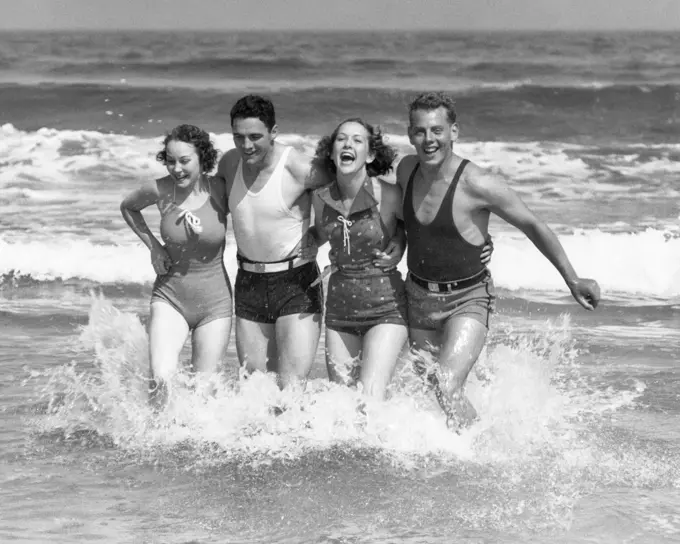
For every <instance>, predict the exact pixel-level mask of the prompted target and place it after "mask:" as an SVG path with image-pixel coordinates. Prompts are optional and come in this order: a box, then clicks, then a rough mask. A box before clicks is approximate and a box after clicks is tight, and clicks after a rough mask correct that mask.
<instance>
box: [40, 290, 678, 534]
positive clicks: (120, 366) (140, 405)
mask: <svg viewBox="0 0 680 544" xmlns="http://www.w3.org/2000/svg"><path fill="white" fill-rule="evenodd" d="M80 343H81V349H86V350H89V351H90V352H94V368H92V367H91V366H89V365H83V364H76V363H72V364H70V365H66V366H63V367H59V368H57V369H54V370H52V371H51V372H49V373H48V378H49V379H48V381H47V383H46V385H45V386H44V387H43V394H44V395H45V396H46V398H47V399H48V410H47V414H46V415H44V416H41V417H39V418H36V421H35V422H34V425H35V427H36V430H37V431H38V433H42V434H52V433H55V432H57V433H63V435H64V436H66V437H68V436H69V435H77V434H78V433H79V432H83V431H87V432H89V433H94V434H96V435H99V436H101V437H106V439H107V440H108V441H110V442H111V443H112V444H113V445H114V447H115V448H118V449H119V450H120V451H121V452H123V453H124V454H125V456H127V457H130V456H132V457H133V458H137V459H138V460H140V461H144V462H152V463H161V464H163V465H167V464H173V465H175V466H181V467H182V469H183V470H198V471H203V470H206V469H210V470H214V469H216V468H218V467H220V466H224V465H228V464H232V463H236V464H237V465H238V466H241V467H244V468H245V469H246V470H259V469H258V467H268V466H269V467H271V466H280V465H281V463H284V464H286V463H287V464H291V463H292V464H295V463H303V464H304V463H309V462H310V461H309V460H310V459H316V458H317V457H318V456H319V455H321V456H322V458H325V457H326V456H328V455H331V456H337V455H340V456H341V457H342V458H344V457H343V456H347V455H349V456H352V455H354V454H356V453H357V452H366V454H367V455H370V456H371V457H372V458H373V459H375V460H380V459H382V460H383V461H386V462H387V464H388V466H391V467H393V468H397V469H398V470H399V471H406V473H409V474H421V475H424V477H425V478H427V479H431V478H436V479H442V478H443V479H444V481H448V480H450V479H451V478H452V477H453V475H455V479H460V478H463V480H464V481H468V480H469V481H471V482H474V486H476V488H477V489H476V491H474V493H473V494H472V497H473V498H474V497H477V498H478V499H479V500H478V501H475V503H474V504H475V506H474V508H470V505H469V504H468V505H467V507H466V508H463V507H462V506H461V507H460V508H456V509H455V512H454V513H452V512H448V513H447V515H448V516H452V517H451V519H458V520H459V521H460V522H463V523H464V524H465V526H475V525H479V524H483V525H484V526H485V527H495V528H499V529H502V528H504V527H508V526H510V525H513V524H514V525H516V524H517V523H518V521H517V520H518V519H521V518H522V516H527V519H531V520H533V521H531V526H532V527H533V529H540V528H541V527H539V526H538V525H536V524H537V523H538V524H539V525H541V524H544V525H546V526H551V527H553V528H554V527H555V525H558V526H561V527H563V526H564V525H565V524H568V523H569V519H570V512H571V511H572V509H573V506H574V504H575V503H576V501H577V500H578V498H579V497H580V496H582V495H583V494H584V493H587V492H588V491H590V490H592V489H593V488H594V487H595V486H602V485H611V484H617V485H618V484H625V485H634V486H638V485H662V486H667V485H673V486H680V468H678V467H679V466H680V463H678V460H677V459H678V456H670V457H668V456H667V457H664V455H662V454H660V453H658V452H656V451H651V450H650V449H649V448H647V447H645V445H644V444H641V443H636V442H635V441H634V440H631V438H630V437H627V436H625V437H623V438H622V437H621V436H620V434H617V432H615V431H614V430H612V428H611V425H609V424H610V420H609V418H608V415H610V414H613V413H615V412H617V411H621V410H628V409H631V408H634V406H635V400H636V398H637V397H638V396H639V395H640V394H641V392H642V389H643V388H642V387H639V386H638V387H634V388H632V389H631V390H630V391H614V390H613V389H611V388H603V387H601V386H598V385H597V383H595V381H593V380H591V379H589V378H588V377H587V375H586V373H584V372H582V366H581V364H580V363H579V355H580V354H579V351H578V350H577V349H575V347H574V346H575V344H574V341H573V339H572V327H571V324H570V321H569V318H568V317H566V316H565V317H563V318H561V319H560V320H559V321H558V322H555V323H552V322H547V323H546V324H545V325H544V326H542V327H540V328H536V329H534V330H531V331H524V332H515V331H513V330H501V331H495V332H494V333H493V335H492V337H491V339H490V342H489V345H488V347H487V349H486V350H485V351H484V352H483V353H482V356H481V357H480V360H479V362H478V364H477V367H476V369H475V372H473V373H472V375H471V376H470V380H469V383H468V385H467V395H468V397H469V398H470V400H471V401H472V403H473V404H474V406H475V407H476V408H477V411H478V413H479V421H478V422H476V423H475V424H474V425H472V427H470V428H469V429H465V430H463V431H462V432H461V434H460V435H457V434H455V433H452V432H450V431H449V430H447V428H446V424H445V418H444V415H443V414H442V412H441V410H440V409H439V407H438V405H437V402H436V400H435V399H434V395H433V394H432V391H431V388H430V387H429V386H428V384H427V383H425V381H424V380H422V379H421V378H420V377H419V376H417V375H415V374H414V372H413V371H412V364H411V362H412V360H411V359H410V358H408V357H407V360H406V361H404V362H403V363H402V364H401V365H400V366H399V368H398V370H397V372H396V375H395V377H394V379H393V382H392V384H391V385H390V387H389V395H388V396H389V398H388V400H387V401H385V402H380V401H375V400H372V399H369V398H365V397H364V396H363V395H362V394H361V391H360V389H352V388H348V387H345V386H341V385H337V384H333V383H330V382H328V381H327V380H325V379H315V380H310V381H309V382H308V384H307V386H306V387H305V388H302V387H298V388H295V387H291V388H288V389H286V390H283V391H281V390H279V388H278V387H277V385H276V381H275V379H274V378H273V377H272V376H271V375H266V374H262V373H254V374H252V375H250V376H248V377H246V376H244V375H242V374H240V373H237V374H238V378H237V379H230V378H226V377H225V374H222V375H219V376H208V377H203V378H198V377H196V376H192V375H190V374H188V373H186V372H180V373H179V374H178V376H177V378H176V380H175V383H174V386H173V392H172V398H171V401H170V403H169V405H168V406H167V408H166V410H164V411H163V412H161V413H160V414H156V413H154V412H153V411H152V410H151V409H150V408H149V406H148V403H147V387H148V375H147V374H148V372H147V367H148V357H147V349H148V343H147V336H146V332H145V330H144V327H143V325H142V324H141V322H140V321H139V319H138V318H137V317H136V316H134V315H132V314H130V313H125V312H120V311H119V310H117V309H116V308H114V307H113V306H112V305H111V303H110V302H109V301H107V300H106V299H104V298H103V297H95V298H94V299H93V301H92V306H91V309H90V316H89V323H88V324H87V326H85V327H84V329H83V331H82V334H81V336H80ZM419 356H420V357H421V358H423V360H426V361H427V357H426V356H424V355H422V354H420V355H419ZM232 363H233V365H234V366H236V362H235V361H232ZM428 364H432V365H433V364H435V361H434V359H430V360H429V363H428ZM204 381H206V382H209V384H210V386H211V387H212V389H213V391H214V394H212V395H208V394H205V393H203V391H205V390H206V387H205V385H206V384H205V383H202V382H204ZM591 382H592V383H591ZM334 452H335V453H334ZM352 452H354V454H353V453H352ZM456 485H458V484H456ZM470 485H472V484H470ZM467 491H468V492H471V491H472V490H471V489H468V490H467ZM468 499H469V497H468ZM537 520H542V521H540V522H539V521H537Z"/></svg>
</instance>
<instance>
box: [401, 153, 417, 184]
mask: <svg viewBox="0 0 680 544" xmlns="http://www.w3.org/2000/svg"><path fill="white" fill-rule="evenodd" d="M417 164H418V155H404V156H403V157H402V158H401V160H400V161H399V164H397V176H396V178H397V185H399V186H401V190H402V191H403V190H404V189H406V184H407V183H408V180H409V178H410V177H411V173H412V172H413V170H414V168H415V167H416V165H417Z"/></svg>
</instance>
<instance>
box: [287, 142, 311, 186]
mask: <svg viewBox="0 0 680 544" xmlns="http://www.w3.org/2000/svg"><path fill="white" fill-rule="evenodd" d="M286 147H288V146H286ZM284 150H285V148H284ZM311 162H312V157H310V156H309V155H306V154H305V153H302V151H298V150H297V149H295V148H294V147H291V148H290V152H289V153H288V158H287V159H286V168H287V169H288V171H289V172H290V173H291V174H292V175H293V177H295V178H299V177H300V175H301V174H302V175H303V179H304V175H306V174H307V173H308V172H309V167H310V165H311Z"/></svg>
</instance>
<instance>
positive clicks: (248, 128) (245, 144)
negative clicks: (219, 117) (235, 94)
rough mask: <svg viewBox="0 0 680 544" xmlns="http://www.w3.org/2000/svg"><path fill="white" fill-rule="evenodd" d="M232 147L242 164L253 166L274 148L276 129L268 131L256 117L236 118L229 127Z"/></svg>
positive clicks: (260, 161)
mask: <svg viewBox="0 0 680 544" xmlns="http://www.w3.org/2000/svg"><path fill="white" fill-rule="evenodd" d="M231 129H232V133H233V135H234V145H235V146H236V149H238V151H239V153H240V154H241V158H242V159H243V162H244V164H247V165H249V166H255V165H257V164H260V163H262V161H264V160H265V158H266V157H267V155H268V154H269V152H270V151H271V150H272V148H273V147H274V140H275V139H276V135H277V130H278V129H277V127H276V125H274V127H273V128H272V129H271V130H269V129H268V128H267V125H265V124H264V123H263V122H262V121H261V120H260V119H258V118H257V117H248V118H246V119H241V118H237V119H234V122H233V123H232V125H231Z"/></svg>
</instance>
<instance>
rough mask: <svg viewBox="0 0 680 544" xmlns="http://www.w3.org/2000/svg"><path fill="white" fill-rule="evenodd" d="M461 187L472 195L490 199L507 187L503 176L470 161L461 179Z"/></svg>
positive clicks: (485, 199) (486, 199) (481, 198)
mask: <svg viewBox="0 0 680 544" xmlns="http://www.w3.org/2000/svg"><path fill="white" fill-rule="evenodd" d="M460 181H461V183H460V187H461V188H462V189H463V190H464V191H465V192H466V193H468V195H470V196H471V197H474V198H477V199H480V200H483V201H488V200H490V199H491V198H490V197H493V195H495V194H496V193H498V192H499V191H503V190H504V189H506V188H507V183H506V182H505V179H504V178H503V176H501V175H500V174H498V173H497V172H494V171H493V170H492V169H490V168H483V167H481V166H479V165H478V164H475V163H474V162H470V163H469V164H468V165H467V166H466V167H465V171H464V173H463V175H462V176H461V179H460Z"/></svg>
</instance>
